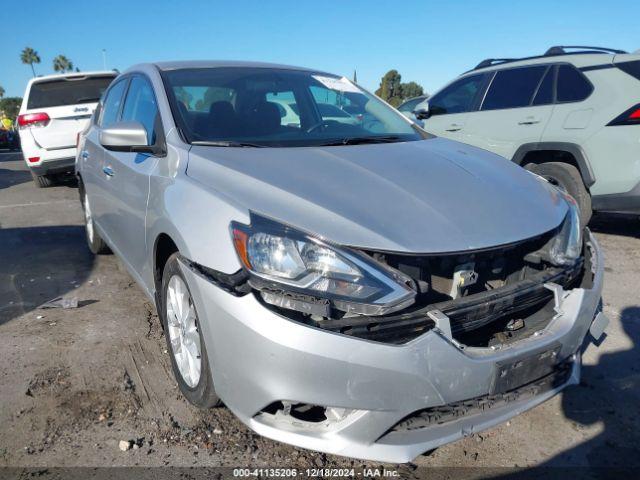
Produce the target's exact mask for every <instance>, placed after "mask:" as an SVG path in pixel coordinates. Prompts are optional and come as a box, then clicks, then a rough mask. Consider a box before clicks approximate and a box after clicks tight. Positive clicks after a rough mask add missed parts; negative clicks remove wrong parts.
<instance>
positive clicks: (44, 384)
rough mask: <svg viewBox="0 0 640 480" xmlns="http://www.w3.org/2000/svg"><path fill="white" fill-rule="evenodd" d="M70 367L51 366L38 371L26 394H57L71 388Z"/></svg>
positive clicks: (32, 395)
mask: <svg viewBox="0 0 640 480" xmlns="http://www.w3.org/2000/svg"><path fill="white" fill-rule="evenodd" d="M69 377H70V374H69V368H68V367H51V368H48V369H46V370H44V371H43V372H39V373H37V374H36V375H35V376H34V377H33V378H32V379H31V381H30V382H29V387H28V388H27V391H26V395H28V396H30V397H34V396H36V395H41V394H43V393H44V394H47V395H51V394H56V393H59V392H61V391H62V390H64V389H67V388H69V386H70V383H69Z"/></svg>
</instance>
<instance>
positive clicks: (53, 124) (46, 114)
mask: <svg viewBox="0 0 640 480" xmlns="http://www.w3.org/2000/svg"><path fill="white" fill-rule="evenodd" d="M116 76H117V72H113V71H105V72H83V73H69V74H63V75H48V76H45V77H38V78H33V79H31V80H29V83H28V84H27V90H26V92H25V94H24V99H23V101H22V106H21V107H20V115H19V116H18V126H19V128H20V130H19V131H20V141H21V143H22V153H23V155H24V161H25V162H26V164H27V166H28V167H29V169H30V170H31V175H32V176H33V180H34V182H35V183H36V185H37V186H38V187H48V186H49V185H51V184H52V183H53V175H54V174H58V173H63V172H70V171H73V169H74V165H75V158H76V141H77V135H78V133H79V132H80V131H81V130H83V129H84V128H85V127H86V126H87V123H88V122H89V119H90V118H91V115H92V114H93V111H94V110H95V109H96V106H97V105H98V100H99V99H100V97H101V96H102V92H104V91H105V90H106V89H107V87H108V86H109V84H110V83H111V81H112V80H113V79H114V78H115V77H116Z"/></svg>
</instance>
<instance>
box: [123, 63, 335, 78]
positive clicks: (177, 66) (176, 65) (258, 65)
mask: <svg viewBox="0 0 640 480" xmlns="http://www.w3.org/2000/svg"><path fill="white" fill-rule="evenodd" d="M150 66H152V67H155V68H157V69H159V70H162V71H167V70H180V69H185V68H221V67H252V68H277V69H284V70H299V71H305V72H313V73H326V72H322V71H320V70H315V69H310V68H305V67H296V66H292V65H282V64H278V63H266V62H246V61H235V60H182V61H162V62H152V63H141V64H138V65H134V66H132V67H131V68H129V69H127V71H133V70H141V69H146V68H148V67H150ZM326 74H327V75H332V76H333V75H335V74H332V73H326Z"/></svg>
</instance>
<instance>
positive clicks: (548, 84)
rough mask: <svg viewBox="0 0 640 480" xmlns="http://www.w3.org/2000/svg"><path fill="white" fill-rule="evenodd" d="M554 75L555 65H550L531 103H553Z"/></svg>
mask: <svg viewBox="0 0 640 480" xmlns="http://www.w3.org/2000/svg"><path fill="white" fill-rule="evenodd" d="M554 75H555V67H554V66H551V67H549V69H548V70H547V73H546V74H545V76H544V78H543V79H542V83H541V84H540V86H539V87H538V91H537V92H536V96H535V98H534V99H533V105H549V104H551V103H553V77H554Z"/></svg>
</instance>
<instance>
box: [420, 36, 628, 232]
mask: <svg viewBox="0 0 640 480" xmlns="http://www.w3.org/2000/svg"><path fill="white" fill-rule="evenodd" d="M639 102H640V54H639V52H636V53H634V54H627V53H626V52H624V51H622V50H613V49H608V48H600V47H552V48H550V49H549V50H548V51H547V52H546V53H545V54H544V55H540V56H536V57H529V58H522V59H493V58H492V59H487V60H484V61H482V62H480V63H479V64H478V66H476V67H475V68H474V69H473V70H471V71H469V72H466V73H464V74H462V75H461V76H460V77H458V78H457V79H456V80H454V81H453V82H451V83H450V84H449V85H447V86H446V87H444V88H443V89H442V90H440V91H439V92H438V93H436V94H435V95H433V96H432V97H431V98H430V99H429V100H428V101H426V102H423V103H422V104H419V105H417V107H416V109H415V114H416V116H417V118H418V119H420V120H424V124H423V125H424V128H425V129H426V130H427V131H428V132H430V133H433V134H436V135H438V136H443V137H447V138H451V139H454V140H459V141H461V142H464V143H468V144H471V145H475V146H478V147H481V148H484V149H486V150H489V151H492V152H494V153H497V154H499V155H501V156H503V157H505V158H507V159H509V160H512V161H514V162H516V163H518V164H520V165H522V166H524V167H525V168H527V169H529V170H531V171H534V172H536V173H538V174H539V175H541V176H543V177H545V178H547V179H548V180H549V181H551V182H552V183H555V184H558V185H560V186H561V187H563V188H564V189H565V190H566V191H567V192H568V193H570V194H571V195H572V196H573V197H574V198H575V199H576V201H577V202H578V204H579V206H580V209H581V211H582V221H583V222H584V223H586V222H588V220H589V218H590V217H591V212H592V210H596V211H607V212H626V213H640V143H639V142H640V103H639Z"/></svg>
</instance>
